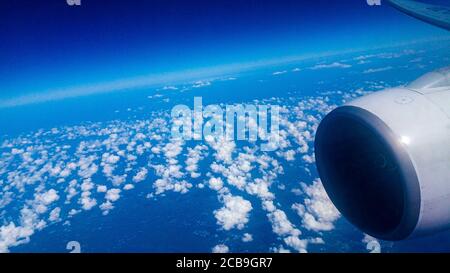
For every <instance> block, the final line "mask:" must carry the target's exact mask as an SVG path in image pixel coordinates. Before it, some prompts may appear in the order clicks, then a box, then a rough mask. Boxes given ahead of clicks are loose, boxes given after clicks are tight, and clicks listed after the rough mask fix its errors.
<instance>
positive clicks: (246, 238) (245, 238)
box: [242, 233, 253, 243]
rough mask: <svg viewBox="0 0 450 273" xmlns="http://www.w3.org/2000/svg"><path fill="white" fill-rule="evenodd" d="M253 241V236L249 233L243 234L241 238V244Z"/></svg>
mask: <svg viewBox="0 0 450 273" xmlns="http://www.w3.org/2000/svg"><path fill="white" fill-rule="evenodd" d="M251 241H253V236H252V235H251V234H250V233H244V236H242V242H244V243H248V242H251Z"/></svg>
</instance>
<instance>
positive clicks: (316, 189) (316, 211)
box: [292, 179, 340, 231]
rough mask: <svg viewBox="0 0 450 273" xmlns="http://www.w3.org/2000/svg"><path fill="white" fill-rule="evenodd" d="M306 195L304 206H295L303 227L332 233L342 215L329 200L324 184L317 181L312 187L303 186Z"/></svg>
mask: <svg viewBox="0 0 450 273" xmlns="http://www.w3.org/2000/svg"><path fill="white" fill-rule="evenodd" d="M301 186H302V189H303V192H304V193H305V194H306V198H305V199H304V201H303V202H304V205H302V204H293V205H292V209H294V210H295V211H296V212H297V214H298V215H299V216H300V217H301V218H302V224H303V226H304V227H305V228H306V229H308V230H313V231H330V230H333V229H334V222H335V221H336V220H337V219H339V217H340V214H339V212H338V210H337V209H336V208H335V207H334V205H333V203H332V202H331V201H330V199H329V198H328V195H327V194H326V192H325V189H324V188H323V186H322V183H321V182H320V181H319V180H318V179H317V180H315V181H314V182H313V184H312V185H306V184H305V183H302V184H301Z"/></svg>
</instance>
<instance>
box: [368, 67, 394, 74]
mask: <svg viewBox="0 0 450 273" xmlns="http://www.w3.org/2000/svg"><path fill="white" fill-rule="evenodd" d="M391 69H393V67H392V66H386V67H380V68H370V69H367V70H364V71H363V74H371V73H378V72H383V71H388V70H391Z"/></svg>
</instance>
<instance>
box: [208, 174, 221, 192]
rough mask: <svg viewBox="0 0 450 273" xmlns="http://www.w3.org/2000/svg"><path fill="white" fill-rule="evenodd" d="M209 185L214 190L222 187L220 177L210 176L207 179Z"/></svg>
mask: <svg viewBox="0 0 450 273" xmlns="http://www.w3.org/2000/svg"><path fill="white" fill-rule="evenodd" d="M209 187H210V188H211V189H213V190H215V191H219V190H221V189H222V187H223V182H222V179H221V178H220V177H219V178H215V177H211V178H210V179H209Z"/></svg>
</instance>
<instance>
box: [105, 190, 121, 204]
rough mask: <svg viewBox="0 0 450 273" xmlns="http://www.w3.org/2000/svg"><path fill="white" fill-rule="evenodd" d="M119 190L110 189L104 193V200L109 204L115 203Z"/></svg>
mask: <svg viewBox="0 0 450 273" xmlns="http://www.w3.org/2000/svg"><path fill="white" fill-rule="evenodd" d="M120 192H121V190H120V189H110V190H108V191H107V192H106V195H105V199H106V200H108V201H111V202H115V201H117V200H119V198H120Z"/></svg>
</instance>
